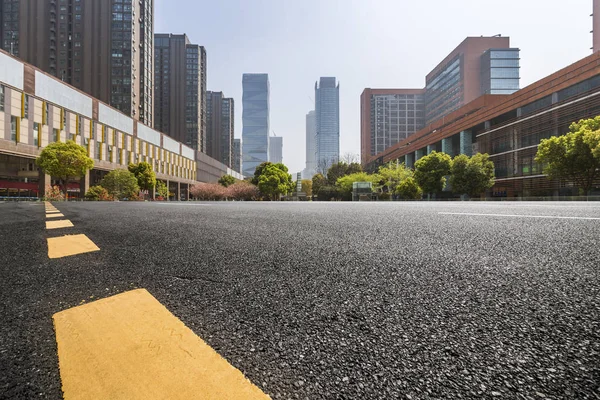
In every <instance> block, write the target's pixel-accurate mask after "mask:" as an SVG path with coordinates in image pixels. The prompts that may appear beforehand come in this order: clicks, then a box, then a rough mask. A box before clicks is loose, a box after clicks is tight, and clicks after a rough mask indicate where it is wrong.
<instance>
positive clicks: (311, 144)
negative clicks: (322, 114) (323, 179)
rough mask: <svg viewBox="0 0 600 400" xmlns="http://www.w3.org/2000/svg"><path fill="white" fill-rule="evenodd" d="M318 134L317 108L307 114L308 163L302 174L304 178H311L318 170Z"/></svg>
mask: <svg viewBox="0 0 600 400" xmlns="http://www.w3.org/2000/svg"><path fill="white" fill-rule="evenodd" d="M316 135H317V120H316V116H315V110H311V111H309V112H308V114H306V165H305V167H304V171H302V175H303V176H304V179H311V178H312V177H313V175H314V174H315V173H316V172H317V162H316V158H315V157H316V151H317V149H316V144H315V140H316Z"/></svg>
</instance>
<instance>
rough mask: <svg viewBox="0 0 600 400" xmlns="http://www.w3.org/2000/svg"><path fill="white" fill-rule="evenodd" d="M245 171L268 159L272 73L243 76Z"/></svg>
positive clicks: (243, 164) (244, 172) (243, 155)
mask: <svg viewBox="0 0 600 400" xmlns="http://www.w3.org/2000/svg"><path fill="white" fill-rule="evenodd" d="M242 90H243V94H242V125H243V126H242V174H243V175H244V176H253V175H254V171H255V170H256V167H257V166H259V165H260V164H261V163H263V162H265V161H269V126H270V125H269V75H268V74H244V75H243V76H242Z"/></svg>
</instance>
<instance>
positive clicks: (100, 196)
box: [85, 185, 111, 201]
mask: <svg viewBox="0 0 600 400" xmlns="http://www.w3.org/2000/svg"><path fill="white" fill-rule="evenodd" d="M85 198H86V199H87V200H93V201H105V200H111V197H110V195H109V194H108V190H106V189H105V188H103V187H102V186H100V185H96V186H92V187H90V188H89V189H88V191H87V193H86V194H85Z"/></svg>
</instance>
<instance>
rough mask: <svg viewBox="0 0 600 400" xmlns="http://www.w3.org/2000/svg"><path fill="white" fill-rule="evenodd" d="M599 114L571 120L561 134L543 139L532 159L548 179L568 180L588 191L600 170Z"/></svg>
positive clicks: (584, 192)
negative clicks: (572, 121) (566, 130)
mask: <svg viewBox="0 0 600 400" xmlns="http://www.w3.org/2000/svg"><path fill="white" fill-rule="evenodd" d="M599 130H600V116H599V117H596V118H591V119H586V120H580V121H579V122H576V123H572V124H571V126H570V127H569V132H568V133H567V134H566V135H563V136H552V137H550V138H548V139H543V140H542V141H541V142H540V144H539V146H538V150H537V154H536V156H535V161H536V162H538V163H541V164H543V165H544V173H545V174H546V175H548V177H549V178H550V179H570V180H572V181H573V182H575V184H576V185H577V186H579V188H580V189H581V190H582V191H583V194H588V193H589V192H590V190H591V189H592V187H593V185H594V180H595V179H596V177H597V176H598V175H599V170H600V154H599V153H600V150H598V146H600V133H599Z"/></svg>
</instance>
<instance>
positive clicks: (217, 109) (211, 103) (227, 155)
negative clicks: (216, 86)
mask: <svg viewBox="0 0 600 400" xmlns="http://www.w3.org/2000/svg"><path fill="white" fill-rule="evenodd" d="M233 104H234V103H233V99H232V98H227V97H223V92H211V91H209V92H207V93H206V115H207V117H206V142H207V146H206V150H207V151H206V154H208V155H209V156H210V157H212V158H214V159H215V160H218V161H220V162H222V163H223V164H225V165H227V166H229V167H231V166H232V163H233V139H234V115H233V112H234V110H233Z"/></svg>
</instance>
